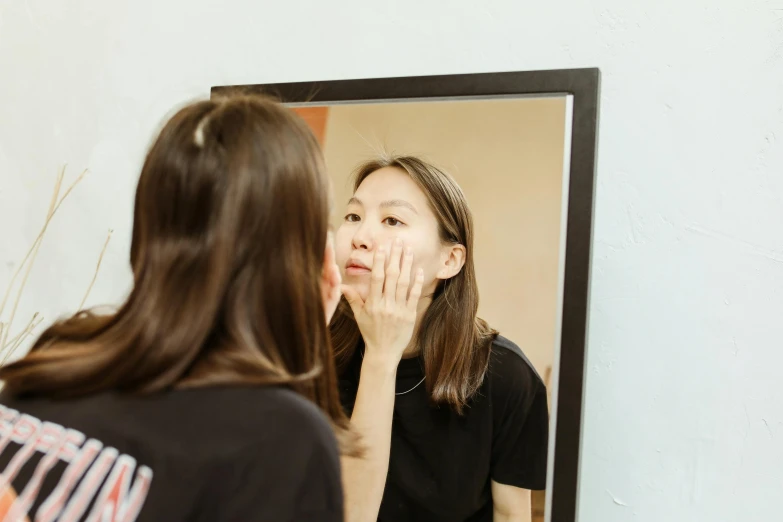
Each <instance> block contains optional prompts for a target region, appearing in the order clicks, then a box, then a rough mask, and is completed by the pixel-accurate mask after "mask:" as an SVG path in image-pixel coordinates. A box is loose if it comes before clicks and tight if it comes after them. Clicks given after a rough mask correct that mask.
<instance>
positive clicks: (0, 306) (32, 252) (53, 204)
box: [0, 165, 87, 349]
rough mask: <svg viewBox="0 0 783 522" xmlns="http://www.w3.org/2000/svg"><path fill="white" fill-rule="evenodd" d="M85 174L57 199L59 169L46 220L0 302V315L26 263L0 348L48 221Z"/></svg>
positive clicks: (6, 337)
mask: <svg viewBox="0 0 783 522" xmlns="http://www.w3.org/2000/svg"><path fill="white" fill-rule="evenodd" d="M85 174H87V169H85V170H84V171H83V172H82V173H81V174H80V175H79V177H77V178H76V180H74V182H73V183H71V185H70V186H69V187H68V190H66V191H65V193H64V194H63V196H62V197H61V198H59V200H58V196H59V194H60V187H61V186H62V181H63V178H64V177H65V165H63V167H62V169H60V173H59V174H58V176H57V182H56V183H55V187H54V192H53V194H52V200H51V202H50V204H49V211H48V213H47V215H46V221H45V222H44V224H43V226H42V227H41V231H40V232H39V233H38V237H37V238H36V239H35V242H33V245H32V246H31V247H30V250H28V252H27V255H25V258H24V260H23V261H22V263H21V264H20V265H19V267H18V268H17V270H16V273H15V274H14V276H13V277H12V278H11V282H10V283H9V285H8V289H7V290H6V294H5V296H4V297H3V302H2V304H0V315H2V313H3V310H4V309H5V305H6V302H7V300H8V296H9V294H10V293H11V288H12V287H13V285H14V283H15V282H16V278H17V277H18V275H19V273H20V271H21V270H22V268H23V267H24V266H25V265H26V266H27V269H26V270H25V273H24V277H23V278H22V282H21V284H20V286H19V290H18V291H17V293H16V299H15V301H14V306H13V308H12V309H11V316H10V318H9V319H8V322H7V323H6V324H5V327H4V328H3V332H2V340H0V349H5V347H6V344H7V341H8V334H9V332H10V331H11V325H12V324H13V321H14V316H15V315H16V310H17V308H18V307H19V301H20V300H21V298H22V292H23V291H24V287H25V285H26V283H27V278H28V277H29V276H30V271H31V270H32V267H33V264H34V263H35V258H36V256H37V255H38V250H39V249H40V247H41V243H42V242H43V237H44V234H45V233H46V229H47V228H48V227H49V223H50V222H51V220H52V217H54V215H55V213H57V210H58V209H59V208H60V205H62V203H63V201H65V198H67V197H68V195H69V194H70V193H71V191H72V190H73V189H74V187H76V185H77V184H78V183H79V182H80V181H81V180H82V178H84V176H85ZM28 260H29V262H28Z"/></svg>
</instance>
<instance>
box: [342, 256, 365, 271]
mask: <svg viewBox="0 0 783 522" xmlns="http://www.w3.org/2000/svg"><path fill="white" fill-rule="evenodd" d="M345 270H346V271H347V272H349V273H357V274H358V273H363V272H369V271H370V267H369V266H367V265H366V264H364V263H362V262H361V261H359V260H358V259H349V260H348V262H347V263H346V264H345Z"/></svg>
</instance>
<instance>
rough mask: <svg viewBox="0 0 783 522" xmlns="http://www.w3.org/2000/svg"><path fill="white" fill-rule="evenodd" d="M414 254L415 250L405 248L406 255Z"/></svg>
mask: <svg viewBox="0 0 783 522" xmlns="http://www.w3.org/2000/svg"><path fill="white" fill-rule="evenodd" d="M411 254H413V249H412V248H411V247H405V255H406V256H409V255H411Z"/></svg>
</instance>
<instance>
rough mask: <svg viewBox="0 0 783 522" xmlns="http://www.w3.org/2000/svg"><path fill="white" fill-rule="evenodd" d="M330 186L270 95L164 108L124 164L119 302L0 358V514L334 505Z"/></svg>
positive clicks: (289, 515)
mask: <svg viewBox="0 0 783 522" xmlns="http://www.w3.org/2000/svg"><path fill="white" fill-rule="evenodd" d="M330 188H331V187H330V181H329V179H328V177H327V176H326V174H325V171H324V165H323V160H322V157H321V152H320V149H319V147H318V144H317V142H316V140H315V138H314V137H313V135H312V134H311V132H310V130H309V129H308V127H307V125H306V124H305V123H304V122H303V121H302V120H300V119H299V118H298V117H297V116H295V115H294V114H293V112H291V111H290V110H289V109H287V108H284V107H282V106H281V105H278V104H277V103H274V102H272V101H268V100H263V99H258V98H250V97H234V98H228V99H226V100H222V101H203V102H198V103H194V104H191V105H189V106H187V107H185V108H183V109H182V110H180V111H179V112H177V113H176V115H174V116H173V117H172V118H171V119H170V121H168V123H167V124H166V125H165V126H164V128H163V129H162V131H161V132H160V134H159V135H158V137H157V139H156V141H155V142H154V144H153V145H152V147H151V149H150V151H149V153H148V155H147V158H146V161H145V163H144V166H143V168H142V171H141V176H140V179H139V181H138V187H137V190H136V200H135V209H134V218H133V235H132V244H131V249H130V261H131V266H132V269H133V278H134V281H133V288H132V290H131V292H130V295H129V297H128V298H127V300H126V301H125V303H124V304H123V305H122V306H121V307H120V308H119V309H118V310H117V311H116V313H111V314H108V315H98V314H96V313H93V312H91V311H81V312H79V313H77V314H76V315H74V316H73V317H70V318H68V319H65V320H62V321H58V322H56V323H55V324H54V325H52V326H51V327H49V328H48V329H47V330H46V331H44V332H43V334H42V335H41V336H40V337H39V338H38V340H37V341H36V342H35V344H34V346H33V347H32V350H31V351H30V353H29V354H28V355H26V356H25V357H23V358H22V359H21V360H19V361H16V362H12V363H11V364H8V365H6V366H4V367H3V368H2V369H0V379H2V380H3V381H4V383H5V389H4V390H3V394H2V401H0V402H2V405H0V469H4V471H3V473H2V475H0V482H2V485H1V486H0V492H2V498H0V510H2V512H0V518H3V516H5V518H3V520H41V521H51V520H89V521H99V520H109V519H110V520H123V521H126V522H133V521H134V520H138V521H166V522H177V521H185V520H187V521H194V520H203V521H210V522H215V521H217V522H220V521H242V522H249V521H269V522H281V521H294V520H297V521H298V520H319V521H322V520H323V521H333V522H338V521H340V522H341V521H342V520H343V497H342V486H341V480H340V463H339V453H338V440H339V444H340V449H341V451H342V453H344V454H354V451H355V447H356V442H355V440H354V438H353V437H352V432H351V431H350V426H349V422H348V419H347V417H346V416H345V414H344V413H343V411H342V408H341V406H340V402H339V395H338V391H337V379H336V372H335V366H334V361H333V354H332V351H331V348H330V341H329V334H328V330H327V323H328V322H329V319H330V318H331V316H332V313H333V312H334V309H335V308H336V306H337V303H338V301H339V299H340V287H339V285H340V274H339V270H338V268H337V266H336V264H335V262H334V251H333V246H332V242H331V240H330V239H328V220H329V210H330V209H329V206H330ZM25 517H27V518H25Z"/></svg>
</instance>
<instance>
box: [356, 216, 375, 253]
mask: <svg viewBox="0 0 783 522" xmlns="http://www.w3.org/2000/svg"><path fill="white" fill-rule="evenodd" d="M370 228H371V227H370V226H369V224H368V223H367V222H366V221H365V222H363V223H362V224H361V225H359V228H357V229H356V233H354V235H353V238H352V239H351V246H352V247H353V249H354V250H372V249H373V246H374V245H375V241H374V236H375V234H374V233H373V231H372V230H370Z"/></svg>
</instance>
